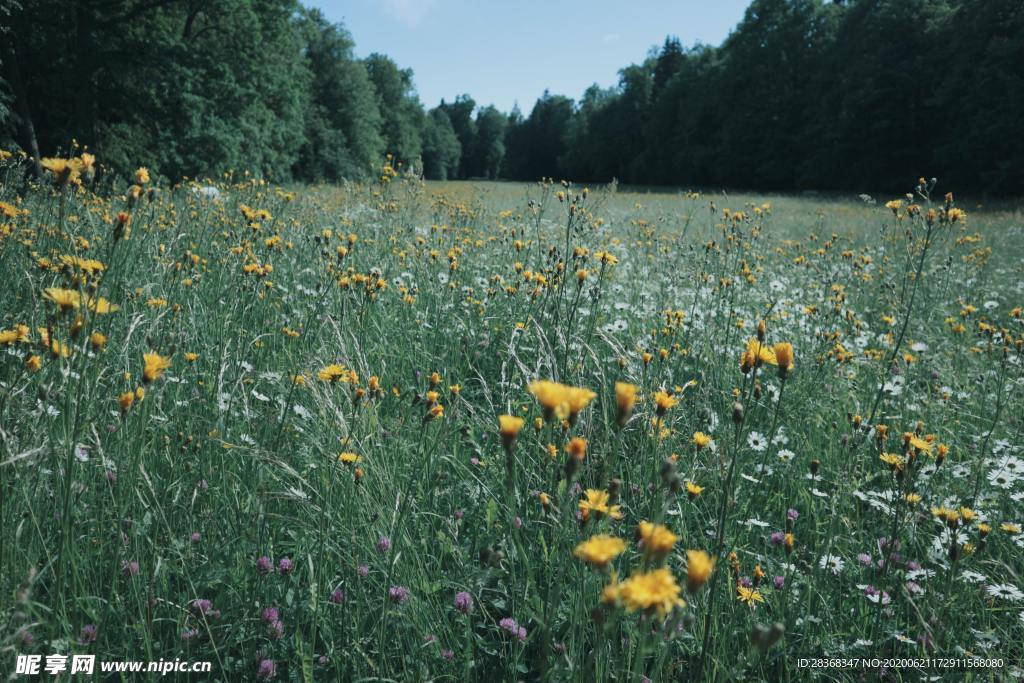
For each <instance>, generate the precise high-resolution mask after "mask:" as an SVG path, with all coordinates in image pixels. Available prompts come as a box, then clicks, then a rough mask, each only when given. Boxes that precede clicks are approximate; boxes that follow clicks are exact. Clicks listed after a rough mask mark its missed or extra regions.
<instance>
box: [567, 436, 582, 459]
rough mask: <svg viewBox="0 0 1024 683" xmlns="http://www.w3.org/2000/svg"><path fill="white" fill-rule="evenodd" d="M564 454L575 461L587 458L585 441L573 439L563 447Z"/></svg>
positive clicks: (577, 438) (578, 438)
mask: <svg viewBox="0 0 1024 683" xmlns="http://www.w3.org/2000/svg"><path fill="white" fill-rule="evenodd" d="M565 452H566V453H568V454H569V455H571V456H572V457H573V458H575V459H576V460H583V458H585V457H587V440H586V439H584V438H582V437H579V436H577V437H574V438H572V439H570V440H569V443H567V444H566V445H565Z"/></svg>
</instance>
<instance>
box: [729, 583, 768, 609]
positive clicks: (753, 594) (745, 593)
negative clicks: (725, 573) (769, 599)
mask: <svg viewBox="0 0 1024 683" xmlns="http://www.w3.org/2000/svg"><path fill="white" fill-rule="evenodd" d="M736 599H737V600H739V601H740V602H743V603H746V604H747V605H748V606H750V607H753V606H754V605H755V604H756V603H759V602H764V596H763V595H761V594H760V593H759V592H757V591H756V590H755V589H753V588H747V587H746V586H736Z"/></svg>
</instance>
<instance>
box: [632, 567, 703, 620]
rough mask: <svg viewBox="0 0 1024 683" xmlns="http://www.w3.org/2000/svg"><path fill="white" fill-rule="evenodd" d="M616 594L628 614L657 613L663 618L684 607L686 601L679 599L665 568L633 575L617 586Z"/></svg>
mask: <svg viewBox="0 0 1024 683" xmlns="http://www.w3.org/2000/svg"><path fill="white" fill-rule="evenodd" d="M618 594H619V599H620V600H621V601H622V604H623V605H624V606H625V608H626V609H627V610H628V611H630V612H636V611H638V610H639V611H657V612H658V614H660V615H661V616H662V617H665V616H666V615H667V614H668V613H669V612H671V611H672V610H673V609H674V608H676V607H685V606H686V601H685V600H683V599H682V598H681V597H679V594H680V588H679V584H678V583H676V578H675V577H674V576H673V575H672V572H671V571H669V570H668V569H667V568H666V567H662V568H660V569H655V570H653V571H650V572H645V573H641V574H633V575H632V576H630V577H629V578H628V579H627V580H626V581H624V582H623V583H622V584H621V585H620V586H619V590H618Z"/></svg>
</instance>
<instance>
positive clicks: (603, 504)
mask: <svg viewBox="0 0 1024 683" xmlns="http://www.w3.org/2000/svg"><path fill="white" fill-rule="evenodd" d="M584 494H585V495H586V497H587V498H586V500H581V501H580V502H579V508H580V511H582V512H583V516H584V518H587V517H588V516H589V515H590V514H591V513H593V514H595V515H596V516H597V517H600V516H601V515H608V516H609V517H611V518H612V519H622V511H621V509H620V506H618V505H609V504H608V501H609V500H610V499H611V494H610V493H608V492H607V491H602V490H600V489H587V490H586V491H584Z"/></svg>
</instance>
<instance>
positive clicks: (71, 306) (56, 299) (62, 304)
mask: <svg viewBox="0 0 1024 683" xmlns="http://www.w3.org/2000/svg"><path fill="white" fill-rule="evenodd" d="M43 297H45V298H46V299H48V300H49V301H52V302H53V303H55V304H57V307H58V308H59V309H60V312H61V313H67V312H68V311H71V310H78V307H79V306H81V305H82V297H81V295H80V294H79V293H78V292H76V291H75V290H73V289H61V288H60V287H47V288H46V289H44V290H43Z"/></svg>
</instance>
